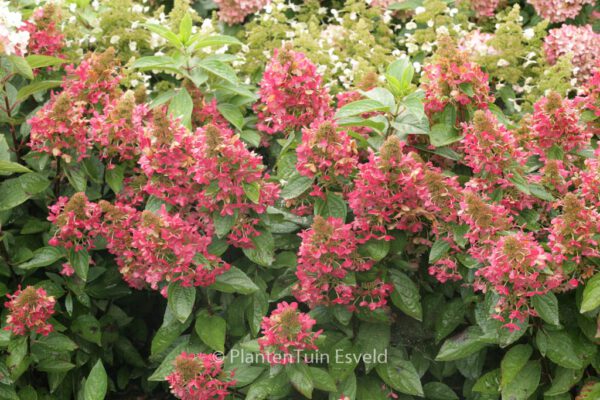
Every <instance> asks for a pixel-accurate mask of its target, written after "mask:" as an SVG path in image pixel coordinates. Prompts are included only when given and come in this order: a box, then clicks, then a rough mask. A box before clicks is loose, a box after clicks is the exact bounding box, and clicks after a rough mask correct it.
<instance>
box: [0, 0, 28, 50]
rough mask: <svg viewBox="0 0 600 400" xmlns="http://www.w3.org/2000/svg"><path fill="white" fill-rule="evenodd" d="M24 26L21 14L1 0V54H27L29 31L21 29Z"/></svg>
mask: <svg viewBox="0 0 600 400" xmlns="http://www.w3.org/2000/svg"><path fill="white" fill-rule="evenodd" d="M22 26H23V20H22V17H21V14H20V13H18V12H14V11H11V10H10V9H9V8H8V2H7V1H4V0H0V54H6V55H13V54H16V55H24V54H25V52H26V51H27V43H28V42H29V32H27V31H24V30H21V29H19V28H21V27H22Z"/></svg>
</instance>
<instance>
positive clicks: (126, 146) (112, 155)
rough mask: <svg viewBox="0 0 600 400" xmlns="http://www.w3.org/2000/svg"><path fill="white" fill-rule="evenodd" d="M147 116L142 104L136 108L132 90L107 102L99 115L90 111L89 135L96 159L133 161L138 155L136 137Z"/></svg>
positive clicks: (146, 110)
mask: <svg viewBox="0 0 600 400" xmlns="http://www.w3.org/2000/svg"><path fill="white" fill-rule="evenodd" d="M148 114H149V111H148V108H147V107H146V106H145V105H143V104H141V105H136V100H135V95H134V93H133V92H132V91H127V92H125V93H124V94H123V95H122V96H120V97H119V98H114V99H110V100H108V101H107V103H106V105H105V107H104V110H103V111H102V112H98V111H94V114H93V117H92V118H91V119H90V121H89V124H90V132H89V134H90V137H91V140H92V141H93V142H94V144H95V145H96V147H97V149H98V153H99V156H100V158H102V159H109V160H111V162H112V160H117V161H125V160H135V159H137V158H138V157H139V155H140V148H139V146H138V138H139V137H140V136H141V135H142V132H143V129H144V126H143V124H144V122H145V120H146V119H147V118H148V116H149V115H148Z"/></svg>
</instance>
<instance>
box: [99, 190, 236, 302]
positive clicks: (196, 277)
mask: <svg viewBox="0 0 600 400" xmlns="http://www.w3.org/2000/svg"><path fill="white" fill-rule="evenodd" d="M100 206H101V207H102V209H103V211H104V225H103V226H102V233H103V235H104V236H105V237H106V240H107V245H106V247H107V249H108V251H109V252H110V253H111V254H113V255H114V256H115V257H116V262H117V265H118V266H119V271H120V272H121V274H122V275H123V278H124V279H125V281H126V282H127V283H128V284H129V285H130V286H132V287H134V288H137V289H141V288H143V287H145V286H149V287H151V288H152V289H155V290H159V289H160V290H161V292H162V293H163V294H166V286H167V285H168V283H170V282H179V283H180V284H181V285H182V286H210V285H212V284H213V283H214V282H215V279H216V277H217V276H218V275H220V274H222V273H223V272H225V271H227V270H228V269H229V268H230V266H229V264H227V263H225V262H224V261H222V260H221V259H220V258H219V257H217V256H214V255H212V254H210V253H209V252H208V246H209V245H210V243H211V241H212V235H213V230H212V224H210V222H209V221H207V220H206V219H205V218H203V217H201V216H194V215H188V216H187V218H186V219H183V218H182V217H181V216H180V215H179V214H169V213H167V212H166V210H165V208H164V206H163V208H161V209H160V210H159V211H158V212H156V213H154V212H151V211H143V212H140V211H137V210H135V209H133V208H132V207H129V206H127V205H123V204H118V203H117V204H116V205H111V204H109V203H108V202H101V203H100ZM194 217H195V218H194Z"/></svg>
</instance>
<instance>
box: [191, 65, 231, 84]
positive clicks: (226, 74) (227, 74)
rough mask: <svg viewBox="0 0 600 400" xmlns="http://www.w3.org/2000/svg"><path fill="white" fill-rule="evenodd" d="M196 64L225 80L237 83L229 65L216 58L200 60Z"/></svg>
mask: <svg viewBox="0 0 600 400" xmlns="http://www.w3.org/2000/svg"><path fill="white" fill-rule="evenodd" d="M198 66H199V67H200V68H202V69H203V70H205V71H206V72H209V73H211V74H213V75H215V76H217V77H219V78H221V79H223V80H225V81H227V82H230V83H233V84H237V76H236V75H235V71H234V70H233V68H231V66H229V65H227V64H225V63H224V62H222V61H218V60H202V61H200V62H199V63H198Z"/></svg>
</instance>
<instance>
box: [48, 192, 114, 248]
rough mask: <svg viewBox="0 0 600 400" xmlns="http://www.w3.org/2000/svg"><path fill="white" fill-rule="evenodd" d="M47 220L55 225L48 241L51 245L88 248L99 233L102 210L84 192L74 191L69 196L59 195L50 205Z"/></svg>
mask: <svg viewBox="0 0 600 400" xmlns="http://www.w3.org/2000/svg"><path fill="white" fill-rule="evenodd" d="M48 209H49V211H50V215H49V216H48V220H49V221H50V222H52V223H53V224H54V226H55V227H56V232H55V233H54V236H53V237H52V238H51V239H50V240H49V241H48V243H49V244H50V245H52V246H62V247H64V248H65V249H73V250H74V251H76V252H77V251H80V250H90V249H92V248H93V241H94V239H95V238H96V236H97V235H98V234H99V231H98V229H99V227H100V224H101V221H102V210H101V209H100V207H99V206H98V205H97V204H95V203H93V202H90V201H89V200H88V198H87V196H86V195H85V193H81V192H80V193H75V194H74V195H73V196H72V197H71V198H68V197H60V198H59V199H58V201H57V202H56V203H55V204H54V205H52V206H50V207H49V208H48Z"/></svg>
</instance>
